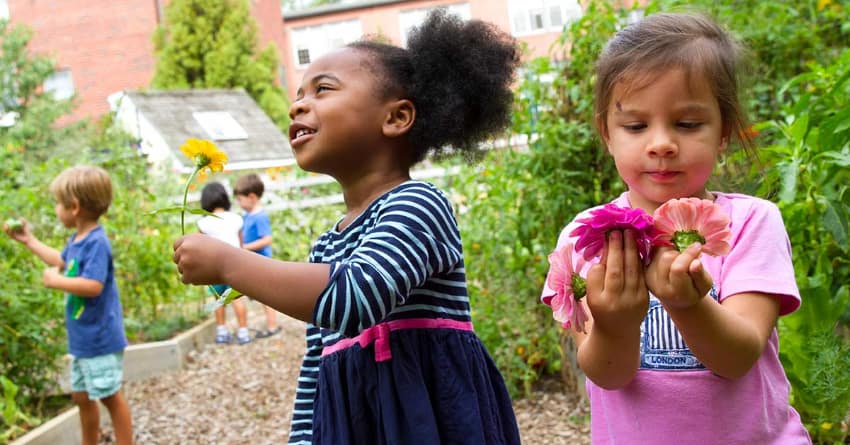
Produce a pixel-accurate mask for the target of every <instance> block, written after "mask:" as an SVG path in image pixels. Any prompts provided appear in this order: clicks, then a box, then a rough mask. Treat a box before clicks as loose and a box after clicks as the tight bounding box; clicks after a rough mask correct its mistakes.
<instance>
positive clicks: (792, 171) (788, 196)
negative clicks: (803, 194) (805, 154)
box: [779, 159, 800, 202]
mask: <svg viewBox="0 0 850 445" xmlns="http://www.w3.org/2000/svg"><path fill="white" fill-rule="evenodd" d="M779 171H780V172H781V173H782V187H781V189H780V191H779V200H780V201H783V202H792V201H794V196H795V195H796V194H797V174H798V173H799V171H800V160H799V159H793V160H791V162H786V163H783V164H782V165H780V166H779Z"/></svg>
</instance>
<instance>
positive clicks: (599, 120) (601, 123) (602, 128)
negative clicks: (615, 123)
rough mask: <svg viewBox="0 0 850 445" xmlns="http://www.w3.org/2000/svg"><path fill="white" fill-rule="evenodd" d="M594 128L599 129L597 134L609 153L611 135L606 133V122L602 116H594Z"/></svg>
mask: <svg viewBox="0 0 850 445" xmlns="http://www.w3.org/2000/svg"><path fill="white" fill-rule="evenodd" d="M596 128H598V129H599V135H600V136H602V142H604V143H605V149H606V150H608V153H611V148H610V147H611V135H610V134H609V133H608V123H607V122H605V118H604V117H602V116H596Z"/></svg>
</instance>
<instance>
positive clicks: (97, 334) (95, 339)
mask: <svg viewBox="0 0 850 445" xmlns="http://www.w3.org/2000/svg"><path fill="white" fill-rule="evenodd" d="M76 237H77V234H76V233H74V234H73V235H71V238H70V239H69V240H68V244H66V245H65V248H64V249H63V250H62V260H64V261H65V275H66V276H69V277H83V278H87V279H90V280H95V281H99V282H101V283H103V290H102V291H101V293H100V295H98V296H97V297H93V298H88V297H78V296H76V295H71V294H67V293H66V294H65V327H66V329H67V330H68V351H69V352H70V353H71V355H73V356H74V357H78V358H89V357H96V356H99V355H105V354H112V353H115V352H119V351H123V350H124V348H125V347H126V346H127V337H126V336H125V334H124V318H123V315H122V311H121V302H120V301H119V300H118V287H117V286H116V284H115V270H114V266H113V265H112V247H111V246H110V244H109V239H107V238H106V233H105V232H104V231H103V227H101V226H97V227H95V228H94V229H93V230H92V231H91V232H89V234H88V235H86V237H85V238H83V239H82V240H80V241H75V239H76Z"/></svg>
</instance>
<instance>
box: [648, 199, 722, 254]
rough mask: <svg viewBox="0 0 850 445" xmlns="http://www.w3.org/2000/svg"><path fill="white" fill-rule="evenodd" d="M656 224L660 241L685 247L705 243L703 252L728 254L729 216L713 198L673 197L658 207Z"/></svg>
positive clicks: (680, 249) (680, 247)
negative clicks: (710, 199) (711, 199)
mask: <svg viewBox="0 0 850 445" xmlns="http://www.w3.org/2000/svg"><path fill="white" fill-rule="evenodd" d="M653 216H654V219H655V227H656V229H658V231H659V232H660V235H659V237H658V241H659V243H660V244H666V245H668V246H675V247H676V248H677V249H679V251H680V252H681V251H683V250H685V248H687V247H688V246H690V245H691V244H693V243H697V242H698V243H700V244H702V252H703V253H706V254H709V255H713V256H722V255H726V254H727V253H729V237H730V235H731V232H730V231H729V216H728V215H727V214H726V212H724V211H723V209H722V208H720V206H719V205H717V204H715V203H714V202H713V201H709V200H707V199H700V198H679V199H671V200H670V201H667V202H665V203H664V204H662V205H661V207H658V208H657V209H655V214H654V215H653Z"/></svg>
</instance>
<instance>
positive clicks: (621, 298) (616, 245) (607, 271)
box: [573, 230, 649, 389]
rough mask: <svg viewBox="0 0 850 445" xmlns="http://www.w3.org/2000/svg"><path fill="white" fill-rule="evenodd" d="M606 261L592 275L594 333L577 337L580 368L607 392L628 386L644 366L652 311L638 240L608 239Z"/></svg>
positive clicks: (616, 236) (618, 235) (628, 236)
mask: <svg viewBox="0 0 850 445" xmlns="http://www.w3.org/2000/svg"><path fill="white" fill-rule="evenodd" d="M604 252H605V253H604V255H603V258H602V261H601V262H600V263H599V264H596V265H594V266H592V267H591V268H590V270H589V271H588V274H587V297H586V298H587V304H588V307H589V308H590V313H591V320H588V324H587V325H586V329H587V332H588V334H587V335H584V334H582V333H574V334H573V335H574V338H575V340H576V344H577V346H578V363H579V366H580V367H581V369H582V370H583V371H584V373H585V374H587V377H588V378H590V379H591V380H592V381H593V382H594V383H595V384H597V385H599V386H601V387H602V388H605V389H617V388H622V387H624V386H626V385H627V384H628V383H629V382H630V381H631V380H632V379H633V378H634V376H635V374H636V373H637V370H638V367H639V366H640V324H641V322H642V321H643V319H644V317H646V311H647V310H648V307H649V294H648V292H647V290H646V284H645V283H644V277H643V275H644V274H643V266H642V264H641V261H640V257H639V255H638V253H637V245H636V243H635V241H634V237H633V236H632V235H631V234H630V233H629V232H628V231H626V232H625V233H621V232H620V231H616V230H615V231H612V232H611V234H610V235H609V236H608V241H607V246H606V247H605V249H604Z"/></svg>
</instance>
